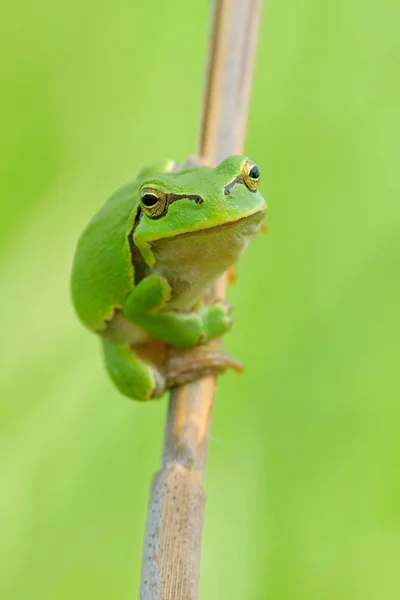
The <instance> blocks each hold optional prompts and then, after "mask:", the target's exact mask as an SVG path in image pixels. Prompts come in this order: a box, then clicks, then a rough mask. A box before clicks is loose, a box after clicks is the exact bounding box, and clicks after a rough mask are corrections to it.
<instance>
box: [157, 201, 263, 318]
mask: <svg viewBox="0 0 400 600" xmlns="http://www.w3.org/2000/svg"><path fill="white" fill-rule="evenodd" d="M263 216H264V212H259V213H256V214H254V215H251V216H250V217H246V218H243V219H240V220H238V221H235V222H234V223H229V224H226V225H222V226H219V227H214V228H211V229H203V230H201V231H197V232H195V233H185V234H181V235H177V236H174V237H171V238H165V239H163V240H158V241H155V242H152V244H151V250H152V252H153V254H154V256H155V259H156V262H155V265H154V266H153V270H154V271H155V272H156V273H158V274H160V275H162V276H164V277H165V278H166V279H167V280H168V282H169V284H170V286H171V289H172V297H171V300H170V301H169V302H168V304H167V306H168V308H171V309H176V310H188V309H190V308H191V307H192V306H193V304H194V303H195V302H196V301H197V300H198V299H199V297H200V296H201V295H202V294H203V292H204V290H205V288H206V287H207V286H209V285H210V284H211V283H212V282H213V281H215V280H216V279H217V278H218V277H219V276H220V275H222V273H223V272H224V271H226V269H228V268H229V267H230V266H231V265H233V264H234V263H235V262H236V261H237V260H238V259H239V258H240V256H241V255H242V253H243V252H244V250H245V249H246V247H247V245H248V243H249V241H250V239H251V238H252V237H253V236H254V235H255V234H256V233H257V232H258V231H259V229H260V224H261V221H262V218H263Z"/></svg>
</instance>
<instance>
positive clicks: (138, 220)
mask: <svg viewBox="0 0 400 600" xmlns="http://www.w3.org/2000/svg"><path fill="white" fill-rule="evenodd" d="M259 180H260V171H259V168H258V167H257V166H256V165H255V164H254V163H253V162H252V161H251V160H249V159H248V158H247V157H245V156H231V157H229V158H227V159H225V160H224V161H223V162H221V164H219V165H218V166H217V167H215V168H212V167H209V166H195V167H189V168H183V169H182V170H180V171H178V170H176V166H175V164H174V163H172V162H170V163H167V164H164V165H156V166H154V167H150V168H147V169H144V170H142V171H141V172H140V173H139V175H138V177H137V179H136V180H135V181H133V182H131V183H128V184H127V185H125V186H124V187H122V188H120V189H119V190H117V191H116V192H115V193H114V194H113V195H112V196H111V197H110V198H109V199H108V200H107V201H106V203H105V204H104V205H103V206H102V207H101V208H100V210H99V211H98V212H97V213H96V214H95V215H94V217H93V218H92V220H91V221H90V222H89V224H88V225H87V227H86V228H85V229H84V231H83V232H82V234H81V236H80V238H79V241H78V245H77V249H76V253H75V258H74V263H73V268H72V280H71V291H72V300H73V304H74V306H75V309H76V312H77V314H78V316H79V318H80V320H81V321H82V322H83V324H84V325H86V326H87V327H88V328H90V329H91V330H93V331H95V332H96V333H98V334H99V335H100V337H101V340H102V344H103V350H104V358H105V364H106V368H107V371H108V373H109V375H110V377H111V379H112V380H113V381H114V383H115V384H116V386H117V387H118V389H119V390H120V391H121V392H122V393H123V394H124V395H126V396H128V397H130V398H134V399H137V400H148V399H150V398H156V397H159V396H160V395H161V394H162V393H163V392H164V390H165V389H168V388H171V387H174V386H175V385H179V384H182V383H185V382H188V381H192V380H194V379H197V378H199V377H202V376H204V375H208V374H211V373H217V372H222V371H224V370H225V369H226V368H227V367H233V368H235V366H236V365H237V363H236V362H235V361H234V359H232V358H231V357H229V355H227V354H225V353H224V352H223V351H222V352H221V351H218V350H215V349H214V350H212V349H210V348H212V344H211V346H210V344H207V342H209V341H210V340H213V339H214V338H217V337H219V336H221V335H223V334H224V333H225V332H226V331H227V330H228V329H229V327H230V326H231V316H230V309H229V306H228V304H227V303H226V302H225V301H224V300H218V301H214V302H212V303H211V304H207V303H205V302H204V300H203V295H204V292H205V290H206V288H207V287H208V286H209V285H210V284H212V282H213V281H215V280H216V279H217V278H218V277H219V276H220V275H221V274H222V273H223V272H224V271H226V270H227V269H228V268H229V267H230V266H231V265H233V264H234V263H236V261H237V260H238V258H239V257H240V256H241V254H242V253H243V251H244V250H245V248H246V246H247V244H248V242H249V240H250V239H251V237H252V236H254V235H255V234H256V233H257V232H258V231H259V230H260V227H261V222H262V219H263V217H264V215H265V213H266V208H267V206H266V202H265V200H264V198H263V197H262V195H261V194H260V192H259V191H258V184H259ZM190 349H191V350H190ZM171 356H172V358H171Z"/></svg>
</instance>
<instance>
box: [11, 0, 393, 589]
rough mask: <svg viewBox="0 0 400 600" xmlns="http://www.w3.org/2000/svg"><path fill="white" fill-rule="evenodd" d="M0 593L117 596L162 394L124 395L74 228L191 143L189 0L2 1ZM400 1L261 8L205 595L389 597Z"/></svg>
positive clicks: (132, 568)
mask: <svg viewBox="0 0 400 600" xmlns="http://www.w3.org/2000/svg"><path fill="white" fill-rule="evenodd" d="M1 12H2V17H1V24H0V48H1V52H0V79H1V97H0V132H1V133H0V138H1V139H0V202H1V218H0V299H1V312H0V332H1V333H0V344H1V347H0V348H1V372H0V402H1V416H0V519H1V522H0V530H1V535H0V565H1V566H0V597H1V598H4V599H8V600H19V599H25V598H28V597H29V598H30V599H31V600H67V599H68V600H69V599H71V598H74V599H75V600H83V599H84V600H88V599H91V598H93V599H94V598H96V600H110V599H118V600H128V599H131V598H135V597H137V595H138V588H139V579H140V569H141V552H142V540H143V535H144V529H145V518H146V506H147V499H148V490H149V484H150V480H151V475H152V473H153V472H154V471H155V470H156V469H157V466H158V461H159V455H160V447H161V439H162V429H163V422H164V417H165V412H166V402H165V401H160V402H154V403H150V404H148V405H142V404H136V403H134V402H130V401H129V400H127V399H126V398H124V397H122V396H120V395H119V394H118V392H117V391H116V390H115V389H114V387H113V386H112V384H111V383H110V382H109V380H108V378H107V376H106V374H105V371H104V369H103V366H102V363H101V356H100V353H99V344H98V340H97V339H96V337H95V336H94V335H91V334H90V333H89V332H87V331H85V330H84V329H83V327H82V326H81V325H80V324H79V323H78V321H77V319H76V317H75V315H74V313H73V311H72V308H71V303H70V300H69V272H70V266H71V260H72V255H73V252H74V245H75V241H76V238H77V236H78V234H79V232H80V230H81V229H82V228H83V226H84V225H85V224H86V222H87V221H88V219H89V218H90V217H91V215H92V214H93V213H94V211H95V210H96V209H97V207H98V206H99V204H100V203H101V202H102V201H103V200H104V199H105V197H107V195H108V194H109V193H110V192H111V191H112V190H113V189H114V188H116V187H117V186H119V185H120V184H122V183H123V182H125V181H127V180H129V179H132V178H134V176H135V174H136V172H137V171H138V170H139V168H141V167H142V166H144V165H146V164H148V163H151V162H154V161H157V160H160V159H164V158H170V157H172V158H176V159H177V160H183V159H184V158H185V157H186V156H187V155H189V154H191V153H193V151H194V150H195V147H196V133H197V130H198V122H199V109H200V97H201V88H202V82H203V65H204V55H205V49H206V39H207V28H208V13H209V2H207V1H206V0H192V1H191V2H187V1H186V0H171V1H168V2H167V1H162V0H159V1H156V0H147V1H146V2H132V0H131V1H129V2H127V1H126V0H120V1H116V2H115V1H114V2H111V1H106V2H94V1H93V0H83V1H82V0H80V1H79V2H78V1H77V0H71V1H70V2H61V3H55V2H50V0H37V1H36V2H35V3H29V2H26V1H25V2H22V1H20V0H19V1H18V0H17V1H16V2H13V3H11V2H9V3H7V4H6V3H5V2H4V3H3V6H2V10H1ZM399 19H400V7H399V4H398V3H395V2H392V1H391V0H382V1H381V2H379V3H378V2H375V3H373V2H369V1H367V2H364V1H361V0H338V1H335V2H333V1H325V2H320V0H305V1H304V2H301V3H300V2H295V1H294V0H287V1H283V2H282V1H281V0H279V1H278V0H268V2H266V7H265V9H264V13H263V18H262V24H261V39H260V45H259V55H258V61H257V68H256V72H255V85H254V95H253V100H252V107H251V114H250V120H249V135H248V140H247V146H246V152H247V153H248V154H249V155H250V156H251V157H252V159H253V160H255V161H256V162H257V163H258V164H259V165H260V168H261V170H262V172H263V182H262V190H263V191H264V193H265V194H266V195H267V196H268V199H269V205H270V212H269V226H270V232H269V234H268V235H266V236H259V238H258V239H256V240H255V241H254V243H253V244H252V246H251V247H250V248H249V250H248V252H247V254H246V256H245V257H244V259H243V260H242V262H241V265H240V269H239V278H238V282H237V284H236V286H234V287H232V288H231V289H230V290H229V297H230V299H231V301H232V302H233V304H234V313H235V318H236V323H235V326H234V328H233V330H232V332H231V333H230V334H229V335H228V336H227V337H226V341H225V345H226V347H227V348H228V349H229V350H230V351H231V352H232V353H234V354H236V355H238V356H240V357H241V358H242V359H243V360H244V362H245V364H246V367H247V369H246V374H245V375H244V376H242V377H239V376H236V375H234V374H227V375H225V376H224V377H223V378H221V379H220V382H219V385H218V399H217V403H216V407H215V414H214V419H213V427H212V436H213V439H212V441H211V445H210V453H209V462H208V471H207V481H206V488H207V493H208V503H207V508H206V519H205V533H204V546H203V554H202V577H201V598H202V599H203V600H205V599H207V600H208V599H217V598H218V599H221V600H222V599H229V600H236V599H238V600H239V599H243V598H246V599H251V600H263V599H266V600H267V599H268V598H274V599H279V600H292V599H293V598H296V599H297V600H303V599H304V600H313V599H315V600H317V599H318V600H320V599H321V598H323V599H324V600H331V599H332V600H337V599H340V600H358V599H360V600H361V599H363V600H377V599H378V598H384V599H385V600H392V599H393V600H394V599H398V598H399V596H400V570H399V556H400V470H399V460H400V436H399V375H400V373H399V371H400V369H399V357H400V353H399V334H400V329H399V307H400V270H399V235H400V195H399V192H400V184H399V176H398V171H399V153H398V150H399V137H400V127H399V105H400V83H399V63H400V37H399V34H398V23H399Z"/></svg>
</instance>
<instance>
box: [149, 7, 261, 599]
mask: <svg viewBox="0 0 400 600" xmlns="http://www.w3.org/2000/svg"><path fill="white" fill-rule="evenodd" d="M261 4H262V0H215V2H214V11H213V22H212V28H211V36H210V43H209V59H208V70H207V77H206V81H205V91H204V106H203V113H202V123H201V128H200V139H199V150H198V154H199V156H200V157H202V158H204V159H206V160H207V161H209V162H211V163H212V164H217V163H218V162H220V161H221V160H223V159H224V158H225V157H226V156H229V155H231V154H240V153H242V152H243V146H244V138H245V131H246V124H247V116H248V105H249V99H250V91H251V82H252V74H253V66H254V59H255V49H256V41H257V32H258V25H259V20H260V13H261ZM225 288H226V276H223V277H221V278H220V279H219V280H218V281H217V282H216V283H215V285H214V286H213V288H212V289H211V290H210V291H209V293H208V294H207V296H209V297H210V298H223V297H224V295H225ZM214 394H215V378H214V377H205V378H203V379H200V380H198V381H195V382H193V383H191V384H188V385H185V386H181V387H179V388H176V389H174V390H173V391H172V392H171V397H170V402H169V408H168V416H167V423H166V427H165V435H164V450H163V456H162V464H161V469H160V471H159V472H158V473H156V475H155V476H154V479H153V483H152V488H151V496H150V503H149V510H148V520H147V527H146V537H145V548H144V557H143V570H142V581H141V590H140V599H141V600H197V598H198V586H199V569H200V552H201V537H202V530H203V513H204V505H205V494H204V491H203V480H204V469H205V462H206V455H207V447H208V439H209V429H210V421H211V414H212V407H213V403H214Z"/></svg>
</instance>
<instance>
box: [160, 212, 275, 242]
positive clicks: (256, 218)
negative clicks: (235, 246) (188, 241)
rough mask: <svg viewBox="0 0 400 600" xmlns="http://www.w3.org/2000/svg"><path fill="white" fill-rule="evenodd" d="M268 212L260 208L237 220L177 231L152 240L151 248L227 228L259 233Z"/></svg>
mask: <svg viewBox="0 0 400 600" xmlns="http://www.w3.org/2000/svg"><path fill="white" fill-rule="evenodd" d="M266 214H267V210H259V211H257V212H255V213H252V214H250V215H246V216H245V217H241V218H240V219H236V220H235V221H228V222H225V223H221V224H220V225H213V226H212V227H204V228H201V227H199V229H195V230H193V231H185V232H184V233H177V234H176V235H174V236H172V237H167V238H162V239H160V240H153V241H151V242H150V246H151V248H152V249H153V250H154V247H155V245H157V243H158V242H163V241H168V240H170V241H172V240H175V241H176V240H177V239H178V238H185V237H188V238H190V237H197V236H200V237H201V236H204V235H207V234H211V233H212V232H214V233H218V232H223V231H224V230H225V229H226V230H228V231H229V230H230V229H232V230H234V231H235V232H236V233H241V234H242V235H244V236H246V235H248V236H250V237H251V236H253V235H255V234H256V233H258V231H259V230H260V227H261V222H262V220H263V218H264V217H265V216H266Z"/></svg>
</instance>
